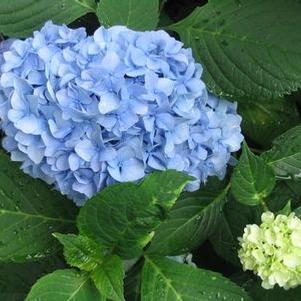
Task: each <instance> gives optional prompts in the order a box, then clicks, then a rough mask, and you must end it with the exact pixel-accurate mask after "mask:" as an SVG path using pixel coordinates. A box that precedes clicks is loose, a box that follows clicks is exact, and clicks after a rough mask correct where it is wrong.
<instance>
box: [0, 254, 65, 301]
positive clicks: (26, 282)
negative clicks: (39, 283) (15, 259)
mask: <svg viewBox="0 0 301 301" xmlns="http://www.w3.org/2000/svg"><path fill="white" fill-rule="evenodd" d="M62 268H65V263H64V261H63V260H62V259H60V258H58V257H56V256H52V257H51V259H50V258H47V259H46V260H43V261H41V262H26V263H4V264H0V300H1V301H23V300H24V299H25V297H26V295H27V294H28V292H29V291H30V288H31V286H32V285H33V284H34V283H35V282H36V280H37V279H38V278H40V277H42V276H43V275H45V274H47V273H51V272H53V271H54V270H56V269H62Z"/></svg>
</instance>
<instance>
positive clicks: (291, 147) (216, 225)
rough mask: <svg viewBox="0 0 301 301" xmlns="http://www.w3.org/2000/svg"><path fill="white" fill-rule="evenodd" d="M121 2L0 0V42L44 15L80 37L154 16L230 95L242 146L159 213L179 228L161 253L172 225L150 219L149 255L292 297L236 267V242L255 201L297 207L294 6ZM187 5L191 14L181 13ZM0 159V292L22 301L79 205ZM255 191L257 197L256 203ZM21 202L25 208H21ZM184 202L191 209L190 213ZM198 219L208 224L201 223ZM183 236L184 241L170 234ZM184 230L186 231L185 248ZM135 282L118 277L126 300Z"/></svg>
mask: <svg viewBox="0 0 301 301" xmlns="http://www.w3.org/2000/svg"><path fill="white" fill-rule="evenodd" d="M121 2H123V4H122V5H123V6H121V4H120V1H106V0H103V1H101V2H100V3H98V2H97V3H95V2H94V1H92V0H78V1H76V0H72V1H62V0H54V1H48V0H39V1H30V0H11V1H10V2H9V3H8V2H7V1H3V0H1V1H0V15H1V18H0V31H1V32H2V33H3V39H5V38H7V37H15V36H18V37H26V36H29V35H30V34H31V33H32V31H33V30H34V29H35V28H39V27H40V26H41V25H42V24H43V23H44V22H45V21H46V20H48V19H53V20H54V21H56V22H65V23H70V22H71V26H72V27H79V26H84V27H86V28H87V30H88V33H90V34H91V33H93V32H94V30H95V29H96V28H98V27H99V19H100V21H101V23H103V24H105V25H107V24H108V25H112V24H114V22H115V23H116V22H117V23H120V22H121V23H122V22H123V21H124V20H125V21H124V22H130V23H129V24H127V23H126V25H128V26H130V27H132V28H134V29H140V30H143V29H154V28H155V27H156V23H157V21H159V23H158V24H159V25H158V27H159V28H165V29H166V30H168V31H169V32H170V33H171V34H173V35H174V36H176V37H177V38H179V39H181V40H182V41H183V42H184V43H185V45H186V46H189V47H192V48H193V51H194V55H195V57H196V58H197V59H198V61H199V62H201V63H202V65H203V66H204V70H205V72H204V77H203V79H204V81H205V82H206V84H207V86H208V87H209V89H210V90H211V91H212V92H214V93H215V94H218V95H222V96H224V97H225V98H228V99H231V100H234V101H237V102H238V108H239V112H240V114H241V115H242V117H243V124H242V127H243V133H244V135H245V138H246V142H247V145H248V146H249V149H248V148H247V146H245V148H244V152H245V153H244V156H242V157H241V159H240V163H239V165H238V166H237V168H236V171H235V172H234V173H233V172H232V170H231V169H229V172H228V176H227V178H226V179H225V180H224V181H223V182H218V181H216V180H215V179H212V180H211V181H210V182H209V184H208V185H207V186H206V189H205V190H201V191H199V192H196V193H194V194H189V195H188V194H183V195H182V196H181V198H180V201H178V202H177V204H176V205H175V207H174V208H173V209H172V211H171V214H170V216H169V219H170V220H172V223H175V225H176V228H181V227H183V229H182V232H181V233H180V235H178V236H177V235H176V236H175V237H174V238H173V240H172V245H173V248H172V249H173V250H172V252H171V250H169V247H168V246H167V245H166V240H167V237H168V234H170V232H172V231H173V228H172V227H171V226H170V228H169V226H168V224H162V225H161V226H159V229H158V232H156V235H155V237H154V240H153V241H154V242H155V243H154V246H152V247H151V248H150V250H152V248H153V250H156V252H159V251H160V252H161V253H162V255H178V254H181V252H182V253H183V252H185V251H189V250H192V253H193V259H194V261H195V263H196V264H197V266H198V267H200V268H203V269H207V270H211V271H216V272H219V273H221V274H223V275H224V276H226V277H229V278H230V279H232V280H233V281H234V282H236V283H237V284H239V285H240V286H242V287H243V288H245V290H246V291H247V292H248V293H249V295H250V296H251V297H253V300H256V301H257V300H258V301H260V300H270V299H275V300H299V299H300V298H301V288H300V287H298V288H296V289H293V290H290V291H284V290H282V289H280V288H275V289H273V290H269V291H265V290H263V289H262V288H261V287H260V284H259V281H258V279H257V278H256V277H254V276H253V275H252V274H251V273H244V272H242V270H241V266H240V263H239V260H238V257H237V248H238V242H237V237H239V236H241V235H242V232H243V228H244V227H245V225H246V224H249V223H258V222H259V221H260V214H261V213H262V211H263V207H262V200H264V203H265V204H266V205H267V206H268V207H269V208H270V209H271V210H273V211H274V212H277V211H279V210H281V209H282V208H283V207H284V206H285V205H286V204H287V202H288V201H290V206H291V210H296V212H298V210H300V209H298V207H300V205H301V188H300V187H301V186H300V182H301V181H300V177H299V176H300V173H301V128H300V113H301V91H300V87H301V38H300V37H301V28H300V24H301V4H300V1H294V0H289V1H284V0H263V1H255V0H250V1H245V0H225V1H218V0H212V1H209V3H207V1H201V0H168V1H165V0H163V1H160V4H159V14H158V9H157V6H156V4H157V3H156V1H148V0H143V1H142V0H139V1H138V2H139V3H140V4H141V3H142V8H143V10H144V13H145V12H147V13H146V14H145V15H143V14H141V11H139V5H138V2H137V1H136V2H135V1H134V0H132V1H130V0H129V1H128V0H127V1H121ZM128 2H133V3H132V5H133V6H134V7H135V5H136V6H137V14H136V15H135V13H134V14H133V16H132V19H129V18H127V13H128V8H129V6H127V3H128ZM114 3H115V6H114ZM97 5H99V6H98V8H97ZM148 5H149V8H148V9H146V8H145V7H146V6H148ZM152 5H154V7H155V9H154V10H153V9H152V7H151V6H152ZM117 12H118V13H120V12H121V13H120V15H118V14H117ZM192 12H193V15H192V17H191V16H190V17H188V19H185V18H186V17H187V16H189V15H190V14H191V13H192ZM97 16H98V17H99V19H98V17H97ZM157 19H158V20H157ZM184 19H185V20H184ZM182 20H184V21H182ZM176 22H179V23H176ZM290 129H292V130H290ZM288 130H290V131H289V132H287V131H288ZM283 133H285V134H284V136H281V137H280V138H277V140H276V141H275V142H274V144H273V141H274V139H275V138H276V137H278V136H279V135H281V134H283ZM251 152H252V153H253V154H252V153H251ZM254 154H256V156H255V155H254ZM238 157H239V154H237V158H238ZM250 162H251V163H250ZM252 162H253V163H252ZM0 163H1V164H0V166H1V167H0V299H1V300H23V299H24V297H25V296H26V294H27V293H28V291H29V289H30V287H31V286H32V284H33V283H34V282H35V281H36V280H37V279H38V278H39V277H41V276H42V275H44V274H46V273H49V272H51V271H54V270H55V269H59V268H62V267H67V264H66V262H65V260H64V258H63V256H62V248H61V247H60V246H59V244H58V242H56V240H55V239H54V238H53V237H52V236H51V233H53V232H74V231H76V230H75V216H76V215H77V213H78V209H77V208H74V207H73V205H72V204H70V202H68V201H66V200H63V198H62V197H61V196H59V195H58V194H57V193H56V192H53V191H52V190H50V189H49V188H48V187H47V186H46V185H44V184H42V183H40V182H39V181H33V180H31V179H27V177H24V176H23V175H22V174H21V173H20V172H19V171H18V168H17V166H15V164H13V163H11V162H10V161H9V159H8V157H7V155H5V154H4V152H2V151H1V153H0ZM252 164H253V165H252ZM255 165H256V166H257V165H258V166H259V169H255V168H254V166H255ZM238 170H241V172H242V173H245V177H247V178H248V177H251V176H254V177H255V185H254V187H251V188H250V181H249V182H248V183H247V184H246V185H247V186H246V187H245V189H244V187H243V188H242V189H240V188H235V185H236V184H237V183H239V187H241V182H242V180H241V179H239V178H237V177H238V176H237V175H236V174H235V173H238V172H237V171H238ZM263 170H268V172H267V176H266V177H264V176H262V175H263V173H262V171H263ZM230 179H231V185H232V189H231V190H230V189H229V187H228V186H229V185H228V183H229V182H230ZM227 185H228V186H227ZM16 187H18V189H16ZM26 187H31V188H32V189H27V188H26ZM225 187H228V188H227V191H226V193H224V191H225ZM250 189H251V193H249V192H248V191H250ZM258 193H260V195H261V197H260V200H258V199H257V198H256V196H257V194H258ZM41 195H42V196H43V205H41ZM61 198H62V200H58V199H61ZM28 200H30V202H29V203H30V204H29V203H28V204H27V203H26V202H28ZM252 200H253V202H252ZM62 204H64V205H62ZM250 205H252V206H250ZM189 206H191V208H196V209H194V211H189V210H188V209H189ZM219 206H220V207H221V208H220V207H219ZM32 207H33V208H32ZM214 210H216V212H219V214H218V216H219V217H218V220H217V221H216V222H214V221H212V220H211V219H210V214H213V213H212V212H215V211H214ZM16 212H23V214H22V215H17V214H16ZM46 212H47V214H46ZM66 212H67V213H66ZM44 213H45V214H44ZM209 213H210V214H209ZM208 214H209V215H208ZM49 215H51V216H50V217H49ZM45 216H46V217H45ZM179 217H180V218H179ZM183 218H184V219H185V223H184V225H183V222H182V220H183ZM209 219H210V227H209V228H208V227H207V228H206V225H208V223H209V221H208V220H209ZM70 220H71V222H68V221H70ZM196 220H198V222H196ZM57 221H59V222H58V223H57ZM34 227H35V228H34ZM173 227H175V226H174V224H173ZM185 234H186V235H187V237H188V238H190V240H188V239H187V241H186V240H184V241H181V240H182V238H183V235H185ZM192 237H193V238H197V239H194V243H191V241H192V239H191V238H192ZM40 238H41V239H40ZM164 238H165V240H164ZM189 242H190V243H191V244H189ZM156 244H157V245H156ZM185 246H186V248H184V247H185ZM174 248H175V249H174ZM171 253H173V254H171ZM49 254H51V257H49ZM46 255H47V256H46ZM28 271H30V273H28ZM25 275H26V276H25ZM136 280H137V273H135V269H133V270H132V271H131V272H129V273H128V275H127V278H126V281H125V291H126V295H127V298H128V300H134V299H135V298H137V297H136V291H137V288H136V285H137V281H136ZM135 300H136V299H135ZM137 300H138V299H137ZM184 300H186V299H184Z"/></svg>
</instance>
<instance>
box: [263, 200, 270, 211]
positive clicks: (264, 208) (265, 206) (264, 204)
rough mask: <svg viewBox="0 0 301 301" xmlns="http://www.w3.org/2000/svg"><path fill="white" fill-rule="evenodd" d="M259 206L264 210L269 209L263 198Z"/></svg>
mask: <svg viewBox="0 0 301 301" xmlns="http://www.w3.org/2000/svg"><path fill="white" fill-rule="evenodd" d="M261 206H262V207H263V210H264V211H270V210H269V207H268V205H267V203H266V202H265V201H264V200H261Z"/></svg>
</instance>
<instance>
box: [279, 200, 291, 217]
mask: <svg viewBox="0 0 301 301" xmlns="http://www.w3.org/2000/svg"><path fill="white" fill-rule="evenodd" d="M291 212H292V208H291V201H288V202H287V203H286V205H285V206H284V207H283V208H282V209H281V210H280V211H278V214H283V215H289V214H290V213H291Z"/></svg>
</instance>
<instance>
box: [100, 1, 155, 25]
mask: <svg viewBox="0 0 301 301" xmlns="http://www.w3.org/2000/svg"><path fill="white" fill-rule="evenodd" d="M97 16H98V18H99V20H100V22H101V23H102V25H105V26H113V25H125V26H127V27H129V28H131V29H134V30H152V29H155V28H156V26H157V23H158V21H159V1H158V0H101V1H100V3H99V5H98V9H97Z"/></svg>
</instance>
